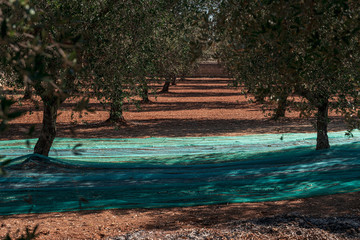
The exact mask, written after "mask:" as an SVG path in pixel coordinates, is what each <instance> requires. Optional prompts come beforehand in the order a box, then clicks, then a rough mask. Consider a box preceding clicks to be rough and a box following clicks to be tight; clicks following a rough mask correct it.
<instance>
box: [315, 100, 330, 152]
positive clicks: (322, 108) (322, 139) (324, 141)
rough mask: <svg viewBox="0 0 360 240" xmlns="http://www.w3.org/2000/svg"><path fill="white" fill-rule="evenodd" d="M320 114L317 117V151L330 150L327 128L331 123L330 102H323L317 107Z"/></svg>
mask: <svg viewBox="0 0 360 240" xmlns="http://www.w3.org/2000/svg"><path fill="white" fill-rule="evenodd" d="M317 109H318V112H317V115H316V130H317V138H316V150H321V149H328V148H330V144H329V138H328V135H327V127H328V122H329V116H328V114H329V113H328V111H329V101H328V100H327V99H326V100H323V101H322V102H321V104H320V105H318V107H317Z"/></svg>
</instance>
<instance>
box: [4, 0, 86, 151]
mask: <svg viewBox="0 0 360 240" xmlns="http://www.w3.org/2000/svg"><path fill="white" fill-rule="evenodd" d="M0 5H1V11H0V22H1V40H0V43H1V45H0V55H1V57H2V63H3V65H6V66H7V67H8V68H9V69H10V70H9V72H10V73H11V74H14V75H15V76H16V79H15V80H16V84H18V85H20V86H24V85H29V86H31V87H33V88H34V91H35V93H36V95H38V96H39V97H40V98H41V101H42V102H43V106H44V110H43V122H42V129H41V133H40V136H39V138H38V141H37V143H36V145H35V148H34V153H37V154H41V155H45V156H47V155H48V153H49V150H50V148H51V145H52V143H53V140H54V138H55V136H56V118H57V110H58V108H59V106H60V104H61V103H62V102H64V101H65V99H66V98H68V97H69V96H71V93H72V92H73V91H74V90H75V89H76V86H77V79H76V70H77V64H76V58H75V57H76V51H77V49H78V46H79V45H78V40H79V39H80V38H79V36H78V34H77V31H76V28H77V23H76V21H74V18H75V17H76V16H77V13H76V10H75V9H76V8H75V7H74V4H73V3H72V1H61V4H60V2H58V1H45V0H44V1H25V0H22V1H10V0H6V1H0ZM70 6H71V8H70ZM69 9H74V11H69ZM3 70H4V69H3ZM9 72H6V73H9Z"/></svg>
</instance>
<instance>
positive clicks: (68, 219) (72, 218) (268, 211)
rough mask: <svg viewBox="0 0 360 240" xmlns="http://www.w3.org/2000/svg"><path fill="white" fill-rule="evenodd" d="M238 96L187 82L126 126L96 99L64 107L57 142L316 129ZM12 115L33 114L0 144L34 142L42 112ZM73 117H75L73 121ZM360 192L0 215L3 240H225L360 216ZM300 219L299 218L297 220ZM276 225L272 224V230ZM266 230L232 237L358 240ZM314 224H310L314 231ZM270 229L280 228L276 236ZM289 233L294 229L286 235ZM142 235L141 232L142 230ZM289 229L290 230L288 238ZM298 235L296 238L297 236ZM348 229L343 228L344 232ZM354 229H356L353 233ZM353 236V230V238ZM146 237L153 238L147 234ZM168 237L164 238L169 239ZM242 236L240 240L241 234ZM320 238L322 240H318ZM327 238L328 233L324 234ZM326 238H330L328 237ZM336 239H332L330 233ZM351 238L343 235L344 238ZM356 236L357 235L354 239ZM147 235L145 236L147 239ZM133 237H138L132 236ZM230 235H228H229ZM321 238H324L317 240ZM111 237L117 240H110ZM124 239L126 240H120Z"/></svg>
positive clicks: (218, 85)
mask: <svg viewBox="0 0 360 240" xmlns="http://www.w3.org/2000/svg"><path fill="white" fill-rule="evenodd" d="M240 92H241V90H239V89H232V88H229V87H228V80H226V79H215V78H214V79H195V78H194V79H186V80H185V81H183V82H180V83H178V84H177V85H176V86H171V87H170V93H166V94H161V95H157V96H156V97H151V98H150V99H151V100H152V103H151V104H146V105H142V106H141V109H140V110H138V109H137V108H136V107H134V106H128V110H127V111H126V112H125V118H126V119H127V121H128V125H127V126H122V125H119V126H116V125H113V124H108V123H104V121H105V120H106V119H107V118H108V116H109V115H108V112H107V111H106V109H104V107H103V106H102V105H101V104H100V103H98V102H97V101H95V100H92V101H91V102H90V107H91V108H92V109H94V110H96V111H95V112H93V113H91V112H87V113H83V114H82V115H83V116H82V117H81V118H80V117H79V113H73V112H72V109H73V108H74V107H75V103H74V102H75V101H74V100H71V101H68V102H66V103H65V104H64V105H63V107H62V109H61V113H60V116H59V118H58V137H78V138H90V137H96V138H109V137H110V138H125V137H126V138H132V137H140V138H146V137H190V136H237V135H245V134H257V133H286V132H311V131H314V129H313V127H312V125H311V120H307V119H300V118H298V115H299V114H298V113H297V112H294V111H293V112H291V113H289V114H288V116H287V118H285V119H281V120H279V121H272V120H269V118H268V117H265V116H264V113H263V112H262V110H261V105H258V104H256V103H249V102H248V99H246V98H245V97H244V96H242V95H240ZM16 108H17V109H31V110H32V113H31V114H29V113H28V114H26V115H24V116H22V117H21V118H19V119H16V120H15V121H13V122H11V123H10V127H9V129H8V131H7V132H5V133H2V134H1V135H0V139H1V140H7V139H23V138H29V137H33V138H34V137H36V136H37V134H38V132H39V129H40V122H41V118H42V113H41V107H40V109H36V108H35V107H34V105H33V104H32V102H31V101H26V102H24V103H22V105H21V106H20V105H17V106H16ZM72 115H73V117H71V116H72ZM331 118H332V122H331V123H330V126H329V130H330V131H340V130H344V129H346V126H345V124H344V123H343V122H342V120H341V118H340V117H338V116H336V115H334V114H331ZM31 125H35V127H36V128H35V129H36V130H35V132H34V134H33V136H28V135H27V133H28V130H29V128H30V126H31ZM359 200H360V194H359V193H350V194H338V195H331V196H322V197H315V198H308V199H297V200H290V201H278V202H265V203H238V204H229V205H214V206H200V207H186V208H171V209H131V210H117V209H115V210H104V211H79V212H69V213H46V214H25V215H12V216H0V238H2V237H4V236H5V235H6V234H7V233H9V234H10V235H11V236H19V235H20V234H21V233H23V232H24V229H25V228H26V227H29V228H33V227H34V226H36V225H39V230H38V232H39V234H40V235H39V237H38V239H101V238H105V239H106V238H109V237H116V236H120V235H124V234H125V233H129V234H131V233H133V232H134V231H140V233H141V234H143V235H144V234H145V235H146V234H148V235H146V237H141V236H140V235H141V234H140V235H134V236H135V237H134V236H133V238H132V239H172V238H171V237H169V236H178V237H174V238H173V239H177V238H182V239H188V238H190V237H186V236H187V235H186V236H185V235H176V234H180V233H181V234H182V233H183V232H188V231H195V232H196V231H208V232H209V234H208V235H207V236H208V237H207V238H200V237H198V238H193V239H212V238H215V236H219V237H218V238H217V239H228V238H229V239H230V235H229V234H230V233H229V231H230V230H229V229H234V226H235V225H236V224H237V223H238V222H239V221H240V222H242V221H244V222H243V223H242V224H245V225H246V224H247V221H253V220H254V219H262V218H268V217H273V216H283V215H289V214H290V215H291V214H293V215H294V214H295V215H296V216H300V218H302V216H305V217H321V218H332V217H337V218H341V217H348V216H352V217H360V202H359ZM297 218H299V217H297ZM275 225H276V224H275ZM275 225H274V226H271V231H273V232H272V233H257V232H256V231H255V230H251V229H254V228H251V229H250V230H249V229H248V231H245V230H244V231H243V232H241V233H239V234H240V235H236V236H235V235H234V236H235V237H233V238H240V237H239V236H241V239H321V238H322V239H326V238H330V237H334V239H336V238H339V239H347V238H348V237H349V238H351V239H356V238H357V236H358V237H359V238H360V228H359V229H355V230H351V229H352V228H351V229H350V230H349V231H350V233H349V232H344V233H343V234H345V235H344V236H343V235H341V236H340V237H339V236H338V235H331V234H333V232H331V231H330V230H329V231H328V230H326V229H320V228H319V227H318V226H314V225H313V224H311V223H309V226H310V227H308V228H306V229H305V228H304V229H302V228H301V229H300V230H301V231H300V233H301V232H302V234H299V231H298V230H296V229H298V227H297V228H294V229H295V230H294V229H293V228H291V226H292V225H291V226H290V227H289V224H285V225H284V226H283V225H281V226H277V225H276V226H275ZM311 225H312V226H311ZM273 229H277V230H276V231H275V230H273ZM286 229H291V231H290V230H289V231H290V232H289V231H288V230H286ZM141 231H145V232H141ZM269 231H270V230H269ZM287 231H288V232H287ZM294 231H295V232H294ZM346 231H348V229H346ZM351 231H355V232H354V233H351ZM357 231H358V232H357ZM149 234H150V235H149ZM166 234H168V235H166ZM241 234H242V235H241ZM322 234H325V235H322ZM326 234H328V235H326ZM329 234H330V235H329ZM334 234H335V233H334ZM346 234H348V235H346ZM354 234H355V235H354ZM145 235H144V236H145ZM136 236H137V237H136ZM231 236H232V235H231ZM321 236H323V237H321ZM114 239H116V238H114ZM118 239H126V238H118Z"/></svg>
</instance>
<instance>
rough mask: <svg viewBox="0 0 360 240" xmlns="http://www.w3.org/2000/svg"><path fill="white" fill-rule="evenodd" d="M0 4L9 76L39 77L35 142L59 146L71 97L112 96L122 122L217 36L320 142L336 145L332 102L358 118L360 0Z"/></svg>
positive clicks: (266, 95) (106, 99)
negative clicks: (135, 102)
mask: <svg viewBox="0 0 360 240" xmlns="http://www.w3.org/2000/svg"><path fill="white" fill-rule="evenodd" d="M0 7H1V8H0V25H1V36H0V58H1V59H0V67H1V70H0V73H1V74H4V77H3V79H6V81H5V82H4V83H2V84H5V85H8V86H15V87H16V88H24V87H26V89H33V93H34V94H35V95H37V96H39V97H40V99H41V101H42V103H43V106H44V112H43V113H44V114H43V123H42V130H41V133H40V136H39V138H38V142H37V143H36V145H35V148H34V153H37V154H41V155H44V156H47V155H48V154H49V151H50V148H51V145H52V143H53V141H54V139H55V137H56V119H57V114H58V109H59V107H60V106H61V104H62V103H63V102H64V101H65V100H66V99H68V98H72V97H75V96H83V97H84V99H85V100H84V102H86V98H89V97H96V98H98V99H99V100H100V101H101V102H103V103H104V104H107V105H109V108H108V109H109V111H110V117H109V121H110V122H116V123H123V122H124V121H125V119H124V117H123V114H122V112H123V104H124V102H125V101H127V100H128V101H130V100H129V99H133V97H135V96H137V97H140V98H142V99H143V100H144V101H147V100H148V97H147V96H148V94H149V91H150V90H151V84H150V83H151V82H152V81H154V80H157V81H165V84H167V85H168V84H169V83H170V81H172V80H173V79H174V78H176V77H180V76H184V75H186V74H187V73H188V72H189V71H190V70H191V69H192V68H193V66H194V64H195V63H196V60H197V59H198V58H200V57H201V56H202V53H203V52H204V50H206V48H207V47H210V46H211V47H212V48H213V49H216V53H215V55H214V56H213V57H214V58H217V59H219V61H221V62H222V63H223V64H224V65H225V66H226V67H227V69H228V70H229V72H230V73H231V74H232V76H233V77H234V78H235V80H236V81H235V83H236V84H237V85H243V86H244V87H245V89H246V91H247V92H248V93H250V94H253V95H254V96H255V97H256V98H257V99H259V100H261V101H263V103H264V104H267V103H268V102H269V101H276V102H277V103H278V107H277V108H276V109H275V113H274V115H273V116H274V118H278V117H281V116H284V114H285V111H286V109H287V108H288V106H290V105H291V106H292V107H296V108H297V109H299V110H300V111H301V113H302V114H303V115H305V116H315V117H316V130H317V146H316V149H325V148H329V147H330V145H329V141H328V137H327V131H328V130H327V125H328V121H329V118H328V113H329V111H330V110H336V111H338V112H339V113H342V114H343V115H344V116H345V118H346V119H347V120H348V121H349V122H351V124H352V127H353V128H356V127H358V126H357V125H358V119H359V118H360V111H359V110H358V103H359V94H358V90H359V87H360V81H359V77H360V76H359V74H360V71H359V69H360V68H359V67H360V62H359V60H360V58H359V53H360V51H359V50H360V35H359V34H360V32H359V30H360V3H359V2H358V1H355V0H343V1H335V0H329V1H313V0H294V1H280V0H266V1H265V0H264V1H235V0H222V1H204V0H171V1H169V0H135V1H133V0H121V1H118V0H101V1H99V0H77V1H75V0H51V1H50V0H0ZM214 46H215V47H214ZM165 86H166V85H165ZM164 91H166V89H164ZM294 96H295V97H294ZM131 101H132V100H131ZM292 101H293V102H292ZM11 104H12V102H11V101H10V100H9V99H8V98H7V96H5V95H4V96H1V105H2V109H3V110H2V112H1V114H0V116H1V118H2V119H1V120H2V123H3V124H5V123H6V121H9V120H11V119H12V118H15V117H17V116H18V114H14V113H12V114H11V113H10V111H8V110H6V111H5V110H4V109H5V108H8V107H10V106H11ZM4 106H5V107H4Z"/></svg>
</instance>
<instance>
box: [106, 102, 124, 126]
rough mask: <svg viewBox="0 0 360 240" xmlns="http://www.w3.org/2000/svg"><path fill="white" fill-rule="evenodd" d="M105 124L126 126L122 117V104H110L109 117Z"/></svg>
mask: <svg viewBox="0 0 360 240" xmlns="http://www.w3.org/2000/svg"><path fill="white" fill-rule="evenodd" d="M106 122H113V123H121V124H126V120H125V118H124V116H123V109H122V103H120V102H112V103H111V104H110V117H109V118H108V119H107V120H106Z"/></svg>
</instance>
